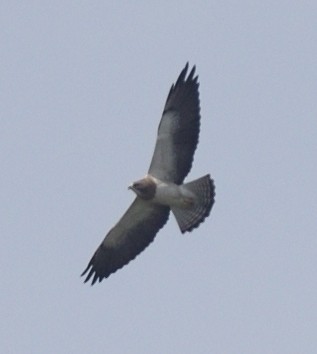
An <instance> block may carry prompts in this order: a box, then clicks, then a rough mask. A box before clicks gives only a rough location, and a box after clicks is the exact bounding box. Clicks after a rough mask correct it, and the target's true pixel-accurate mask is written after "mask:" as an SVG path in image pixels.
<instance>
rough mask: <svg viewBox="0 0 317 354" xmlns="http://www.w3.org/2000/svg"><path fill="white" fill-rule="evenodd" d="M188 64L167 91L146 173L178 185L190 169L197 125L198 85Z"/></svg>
mask: <svg viewBox="0 0 317 354" xmlns="http://www.w3.org/2000/svg"><path fill="white" fill-rule="evenodd" d="M187 69H188V63H187V64H186V66H185V68H184V69H183V70H182V72H181V73H180V75H179V77H178V79H177V81H176V84H175V85H172V87H171V90H170V92H169V94H168V97H167V100H166V103H165V108H164V111H163V115H162V118H161V122H160V125H159V127H158V134H157V140H156V145H155V149H154V155H153V158H152V161H151V165H150V169H149V174H151V175H152V176H154V177H157V178H159V179H161V180H164V181H168V182H173V183H176V184H181V183H182V182H183V180H184V178H185V177H186V176H187V174H188V172H189V171H190V169H191V166H192V162H193V158H194V152H195V150H196V147H197V143H198V137H199V128H200V107H199V92H198V87H199V84H198V82H197V79H198V77H197V76H196V77H194V75H195V66H194V67H193V68H192V70H191V72H190V73H189V75H188V77H187V79H186V74H187Z"/></svg>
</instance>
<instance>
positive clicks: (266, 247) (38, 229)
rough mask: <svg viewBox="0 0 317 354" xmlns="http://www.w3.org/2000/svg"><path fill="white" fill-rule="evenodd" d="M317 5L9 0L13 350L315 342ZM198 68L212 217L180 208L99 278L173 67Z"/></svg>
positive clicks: (201, 166) (5, 308)
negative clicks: (93, 261) (106, 242)
mask: <svg viewBox="0 0 317 354" xmlns="http://www.w3.org/2000/svg"><path fill="white" fill-rule="evenodd" d="M316 16H317V2H314V1H254V0H253V1H251V0H250V1H243V0H242V1H182V2H180V1H157V2H146V1H134V2H131V1H116V2H115V1H93V2H90V1H55V2H52V1H3V2H2V3H1V5H0V48H1V56H0V102H1V103H0V120H1V125H0V166H1V173H0V183H1V184H0V187H1V202H0V208H1V210H0V232H1V247H0V269H1V294H0V301H1V315H0V325H1V328H0V329H1V331H0V351H1V352H2V353H13V354H16V353H22V354H24V353H27V354H28V353H30V354H36V353H59V354H64V353H65V354H66V353H67V354H68V353H115V354H116V353H119V354H120V353H132V354H134V353H137V354H139V353H155V354H159V353H185V354H187V353H217V354H219V353H220V354H222V353H223V354H254V353H256V354H262V353H263V354H264V353H269V354H275V353H276V354H284V353H287V354H290V353H316V348H317V333H316V332H317V330H316V329H317V284H316V275H317V274H316V268H317V237H316V236H317V222H316V214H317V207H316V202H317V189H316V179H317V167H316V165H317V164H316V151H317V146H316V140H317V98H316V93H317V64H316V63H317V46H316V43H317V26H316V18H317V17H316ZM187 61H189V63H190V65H194V64H196V66H197V73H198V74H199V81H200V98H201V115H202V121H201V134H200V141H199V145H198V148H197V150H196V154H195V160H194V164H193V168H192V171H191V173H190V174H189V176H188V178H187V180H191V179H194V178H197V177H200V176H202V175H204V174H206V173H211V175H212V176H213V178H214V180H215V184H216V203H215V205H214V208H213V210H212V213H211V216H210V217H209V218H208V219H207V220H206V221H205V223H204V224H202V225H201V226H200V227H199V229H196V230H195V231H194V232H192V233H190V234H185V235H182V234H181V233H180V231H179V229H178V226H177V224H176V221H175V220H174V218H173V217H170V221H169V222H168V224H167V225H166V226H165V228H164V229H162V230H161V232H160V233H159V234H158V235H157V237H156V239H155V241H154V243H153V244H152V245H151V246H150V247H149V248H147V249H146V251H145V252H143V253H142V254H141V255H140V256H139V257H138V258H137V259H136V260H134V261H133V262H131V263H130V264H129V265H128V266H126V267H124V268H123V269H121V270H120V271H118V272H117V273H115V274H114V275H112V276H110V278H108V279H106V280H104V281H103V282H102V283H100V284H96V285H94V286H93V287H91V286H90V285H88V284H83V279H82V278H80V274H81V272H82V271H83V270H84V268H85V267H86V265H87V263H88V261H89V260H90V258H91V256H92V254H93V253H94V251H95V249H96V248H97V246H98V245H99V243H100V242H101V241H102V239H103V237H104V235H105V234H106V233H107V232H108V230H109V229H110V228H111V227H112V226H113V225H114V224H115V222H117V221H118V219H119V218H120V216H121V215H122V214H123V212H124V211H125V210H126V208H127V207H128V206H129V205H130V203H131V202H132V200H133V199H134V195H133V194H132V192H131V191H128V190H127V186H128V185H129V184H130V183H131V182H132V181H133V180H136V179H139V178H140V177H142V176H143V175H144V174H145V173H146V172H147V169H148V166H149V162H150V159H151V156H152V152H153V148H154V143H155V138H156V130H157V126H158V123H159V120H160V117H161V113H162V110H163V106H164V103H165V99H166V96H167V93H168V91H169V88H170V86H171V84H172V83H173V82H174V81H175V80H176V78H177V77H178V75H179V73H180V71H181V69H182V68H183V67H184V65H185V63H186V62H187Z"/></svg>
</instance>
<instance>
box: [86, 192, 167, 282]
mask: <svg viewBox="0 0 317 354" xmlns="http://www.w3.org/2000/svg"><path fill="white" fill-rule="evenodd" d="M169 211H170V209H169V208H168V207H166V206H160V205H155V204H153V203H151V202H150V201H144V200H142V199H140V198H136V199H135V200H134V202H133V203H132V204H131V206H130V208H129V209H128V210H127V211H126V213H125V214H124V215H123V217H122V218H121V219H120V221H119V222H118V223H117V224H116V225H115V226H114V227H113V228H112V229H111V230H110V231H109V233H108V234H107V236H106V237H105V239H104V240H103V241H102V243H101V245H100V246H99V247H98V249H97V250H96V252H95V254H94V255H93V257H92V258H91V260H90V262H89V264H88V266H87V268H86V269H85V270H84V272H83V273H82V276H83V275H84V274H86V273H87V272H88V274H87V277H86V279H85V283H86V282H87V281H88V280H89V279H90V278H91V277H93V278H92V285H93V284H94V283H95V282H96V281H97V280H99V282H101V280H102V279H103V278H107V277H108V276H109V275H110V274H111V273H114V272H115V271H116V270H118V269H120V268H122V267H123V266H124V265H126V264H128V263H129V262H130V261H132V260H133V259H134V258H135V257H136V256H137V255H138V254H139V253H141V252H142V251H143V250H144V249H145V248H146V247H147V246H148V245H149V244H150V243H151V242H152V241H153V240H154V237H155V235H156V234H157V232H158V231H159V230H160V229H161V228H162V227H163V226H164V224H165V223H166V221H167V219H168V215H169Z"/></svg>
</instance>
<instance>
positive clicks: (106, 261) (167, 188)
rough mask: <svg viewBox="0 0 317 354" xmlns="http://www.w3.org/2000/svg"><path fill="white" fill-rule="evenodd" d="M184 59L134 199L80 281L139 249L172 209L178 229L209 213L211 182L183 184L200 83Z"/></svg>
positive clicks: (103, 274)
mask: <svg viewBox="0 0 317 354" xmlns="http://www.w3.org/2000/svg"><path fill="white" fill-rule="evenodd" d="M187 71H188V63H187V64H186V66H185V68H184V69H183V70H182V72H181V73H180V75H179V77H178V79H177V81H176V83H175V84H173V85H172V87H171V89H170V91H169V94H168V96H167V100H166V103H165V107H164V110H163V114H162V118H161V121H160V124H159V127H158V132H157V139H156V144H155V149H154V154H153V157H152V161H151V164H150V168H149V170H148V173H147V175H146V176H145V177H144V178H142V179H140V180H138V181H136V182H134V183H132V185H131V186H130V187H129V189H131V190H132V191H133V192H134V193H135V194H136V198H135V200H134V201H133V203H132V204H131V206H130V207H129V208H128V210H127V211H126V212H125V214H124V215H123V216H122V217H121V219H120V220H119V221H118V223H117V224H116V225H115V226H114V227H113V228H112V229H111V230H110V231H109V232H108V234H107V235H106V237H105V238H104V240H103V241H102V243H101V244H100V246H99V247H98V248H97V250H96V252H95V253H94V255H93V257H92V258H91V260H90V262H89V263H88V266H87V268H86V269H85V270H84V272H83V273H82V276H83V275H85V274H87V275H86V278H85V283H86V282H87V281H89V280H90V279H91V278H92V285H93V284H94V283H95V282H96V281H97V280H98V281H99V282H101V281H102V280H103V279H104V278H107V277H109V275H110V274H112V273H114V272H115V271H117V270H118V269H120V268H122V267H123V266H125V265H126V264H128V263H129V262H130V261H131V260H133V259H134V258H135V257H136V256H137V255H138V254H140V253H141V252H142V251H143V250H144V249H145V248H146V247H147V246H148V245H149V244H150V243H151V242H152V241H153V240H154V237H155V235H156V234H157V232H158V231H159V230H160V229H161V228H162V227H163V226H164V225H165V223H166V222H167V220H168V217H169V213H170V211H172V213H173V214H174V216H175V218H176V221H177V223H178V226H179V228H180V231H181V232H182V233H184V232H186V231H192V230H193V229H194V228H196V227H198V226H199V225H200V224H201V223H202V222H203V221H204V220H205V218H206V217H207V216H208V215H209V213H210V211H211V208H212V206H213V204H214V201H215V186H214V182H213V180H212V179H211V178H210V175H209V174H207V175H205V176H203V177H201V178H198V179H196V180H194V181H191V182H187V183H183V181H184V179H185V177H186V176H187V174H188V173H189V171H190V169H191V166H192V162H193V158H194V153H195V150H196V147H197V144H198V138H199V130H200V105H199V91H198V87H199V83H198V76H195V66H194V67H193V68H192V69H191V71H190V73H189V75H188V76H187Z"/></svg>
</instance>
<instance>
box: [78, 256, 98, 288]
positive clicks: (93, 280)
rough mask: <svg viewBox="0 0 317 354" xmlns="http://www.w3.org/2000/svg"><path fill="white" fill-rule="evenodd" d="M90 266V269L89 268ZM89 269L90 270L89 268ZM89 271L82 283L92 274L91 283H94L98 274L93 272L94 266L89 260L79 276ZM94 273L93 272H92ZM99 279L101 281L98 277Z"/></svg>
mask: <svg viewBox="0 0 317 354" xmlns="http://www.w3.org/2000/svg"><path fill="white" fill-rule="evenodd" d="M90 268H91V269H90ZM89 269H90V270H89ZM88 271H89V273H88V274H87V276H86V279H85V280H84V283H87V282H88V281H89V279H90V278H91V277H92V276H93V275H94V277H93V279H92V282H91V285H94V284H95V282H96V281H97V278H98V275H97V274H96V273H95V271H94V268H93V266H92V263H91V261H90V262H89V264H88V266H87V267H86V269H85V270H84V271H83V272H82V273H81V275H80V276H81V277H83V276H84V275H85V274H86V273H87V272H88ZM94 273H95V274H94ZM99 281H101V280H100V279H99Z"/></svg>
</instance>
